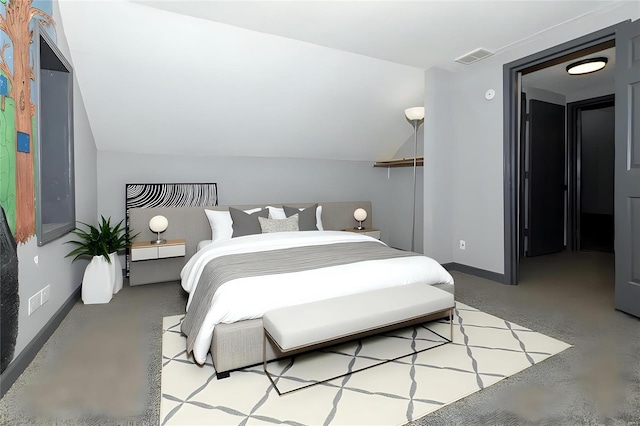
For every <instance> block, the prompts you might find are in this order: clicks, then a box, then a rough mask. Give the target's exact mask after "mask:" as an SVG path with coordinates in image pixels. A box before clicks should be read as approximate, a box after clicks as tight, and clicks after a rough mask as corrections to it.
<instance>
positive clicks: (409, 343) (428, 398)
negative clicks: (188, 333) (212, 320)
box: [160, 302, 570, 426]
mask: <svg viewBox="0 0 640 426" xmlns="http://www.w3.org/2000/svg"><path fill="white" fill-rule="evenodd" d="M183 317H184V316H183V315H175V316H171V317H166V318H164V319H163V327H162V328H163V335H162V384H161V387H162V390H161V393H162V399H161V407H160V424H161V425H181V426H187V425H235V424H238V425H245V424H255V425H267V424H282V423H284V424H289V425H332V424H333V425H380V424H384V425H402V424H405V423H407V422H408V421H411V420H415V419H418V418H420V417H423V416H425V415H427V414H429V413H431V412H433V411H435V410H437V409H439V408H441V407H444V406H446V405H448V404H451V403H452V402H455V401H458V400H460V399H462V398H464V397H465V396H468V395H470V394H472V393H474V392H478V391H481V390H482V389H484V388H486V387H488V386H491V385H493V384H494V383H497V382H499V381H500V380H503V379H505V378H507V377H509V376H511V375H513V374H515V373H518V372H519V371H522V370H524V369H526V368H529V367H531V366H532V365H534V364H537V363H538V362H540V361H543V360H545V359H546V358H549V357H550V356H553V355H555V354H557V353H560V352H562V351H563V350H565V349H567V348H569V347H570V345H568V344H566V343H563V342H561V341H559V340H556V339H553V338H551V337H548V336H545V335H543V334H540V333H537V332H534V331H532V330H529V329H527V328H525V327H521V326H519V325H517V324H514V323H512V322H509V321H506V320H503V319H500V318H497V317H495V316H492V315H489V314H487V313H484V312H481V311H479V310H477V309H475V308H472V307H470V306H467V305H464V304H462V303H460V302H456V309H455V316H454V328H453V342H452V343H448V344H444V345H441V346H438V347H435V348H433V349H429V350H426V351H423V352H419V353H415V351H416V350H420V348H422V346H423V344H424V342H429V341H431V340H433V339H432V337H433V336H434V334H433V333H431V332H432V331H433V332H435V333H437V334H440V335H442V336H447V337H448V336H449V323H448V321H439V322H431V323H426V324H424V325H423V326H418V327H410V328H408V329H403V330H399V331H396V332H391V333H385V334H384V335H383V336H378V337H376V338H373V339H363V340H361V341H355V342H352V343H351V344H345V345H340V346H337V347H332V348H327V349H324V350H320V351H317V353H312V354H310V355H307V357H308V358H303V357H298V359H297V360H295V361H294V363H293V366H292V365H291V360H290V359H289V360H283V361H277V362H272V363H269V372H270V373H271V374H272V375H275V377H274V378H275V379H276V380H277V383H278V386H279V387H280V386H281V385H282V386H285V384H286V383H288V382H290V383H291V384H293V385H292V386H297V387H299V386H300V384H301V383H308V382H313V381H317V379H318V374H320V376H321V377H322V376H325V375H327V374H329V375H331V374H334V372H335V371H336V368H337V369H338V370H339V369H342V370H345V369H346V371H344V372H348V369H349V368H352V369H353V370H355V369H357V368H356V367H354V366H357V365H360V364H361V363H363V362H365V363H366V362H370V360H371V359H374V360H376V359H377V360H379V359H390V358H393V355H392V354H395V353H397V351H398V350H404V351H405V353H409V355H407V356H406V357H403V358H399V359H397V360H394V361H391V362H388V363H384V364H380V365H377V366H375V367H373V368H368V369H366V370H363V371H358V372H356V373H353V374H347V375H346V376H344V377H339V378H337V379H334V380H331V381H328V382H324V383H320V384H317V385H315V386H311V387H309V388H305V389H303V390H299V391H296V392H293V393H289V394H286V395H282V396H279V395H278V393H277V391H276V389H274V387H273V384H272V383H271V382H270V381H269V379H268V378H267V376H266V375H265V374H264V371H262V365H258V366H255V367H249V368H246V369H243V370H239V371H234V372H232V373H231V376H230V377H228V378H226V379H222V380H217V379H216V374H215V370H214V368H213V364H212V362H211V358H207V362H206V363H205V365H203V366H198V365H197V364H195V363H194V361H193V360H192V358H191V357H190V356H187V355H186V350H185V348H186V340H185V337H184V336H182V335H181V334H180V322H181V321H182V318H183ZM438 344H441V343H438ZM411 352H414V353H411ZM390 354H391V355H392V356H389V355H390ZM322 360H324V361H322ZM310 361H315V362H310ZM336 365H337V366H338V367H336ZM349 366H351V367H349ZM293 367H295V368H293ZM327 368H328V369H329V370H330V371H329V372H327V371H325V370H326V369H327ZM344 372H343V374H344ZM328 377H333V376H328Z"/></svg>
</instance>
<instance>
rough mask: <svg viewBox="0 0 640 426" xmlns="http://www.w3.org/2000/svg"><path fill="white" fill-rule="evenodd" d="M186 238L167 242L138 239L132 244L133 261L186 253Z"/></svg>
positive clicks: (177, 255)
mask: <svg viewBox="0 0 640 426" xmlns="http://www.w3.org/2000/svg"><path fill="white" fill-rule="evenodd" d="M185 252H186V250H185V240H184V239H176V240H167V242H166V243H162V244H154V243H152V242H150V241H138V242H135V243H133V244H132V245H131V261H132V262H137V261H139V260H150V259H165V258H169V257H181V256H184V255H185Z"/></svg>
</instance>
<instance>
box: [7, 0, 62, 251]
mask: <svg viewBox="0 0 640 426" xmlns="http://www.w3.org/2000/svg"><path fill="white" fill-rule="evenodd" d="M51 14H52V0H0V206H2V208H3V209H4V210H5V212H6V217H7V221H8V224H9V228H10V229H11V232H12V233H13V235H14V237H15V240H16V242H18V243H24V242H26V241H27V240H29V238H31V237H32V236H34V235H35V233H36V228H35V227H36V225H35V223H36V222H35V214H36V212H35V185H34V182H35V178H34V176H35V164H34V159H35V155H34V152H35V148H36V147H35V142H36V138H35V129H36V125H35V124H36V117H35V115H36V106H35V90H34V73H33V63H34V62H33V46H32V43H31V41H32V40H31V38H32V36H33V26H34V25H35V21H39V22H40V23H41V24H42V26H43V27H45V28H46V29H48V33H49V35H51V37H52V38H53V39H54V40H55V33H54V25H55V23H54V21H53V18H52V17H51Z"/></svg>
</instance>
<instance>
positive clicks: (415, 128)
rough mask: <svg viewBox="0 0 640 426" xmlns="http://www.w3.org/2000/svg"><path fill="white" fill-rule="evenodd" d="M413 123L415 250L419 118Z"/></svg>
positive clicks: (413, 223) (413, 219)
mask: <svg viewBox="0 0 640 426" xmlns="http://www.w3.org/2000/svg"><path fill="white" fill-rule="evenodd" d="M411 124H413V209H412V210H411V251H415V238H416V237H415V235H416V180H417V178H416V166H417V161H418V160H417V158H418V125H419V124H420V121H419V120H412V121H411Z"/></svg>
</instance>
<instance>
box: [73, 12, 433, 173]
mask: <svg viewBox="0 0 640 426" xmlns="http://www.w3.org/2000/svg"><path fill="white" fill-rule="evenodd" d="M61 7H62V12H63V16H64V17H65V18H69V23H70V25H69V28H70V30H69V34H68V36H69V43H70V46H71V54H72V56H73V59H74V61H75V63H77V65H78V78H79V81H80V83H81V86H82V88H83V90H84V92H85V99H86V105H87V111H88V113H89V118H90V119H91V125H92V127H93V130H94V135H95V138H96V144H97V146H98V149H99V150H100V151H118V152H133V153H156V154H172V155H173V154H175V155H198V154H200V155H207V156H220V157H243V156H247V157H273V158H283V157H286V158H316V159H319V158H322V159H334V160H353V161H364V160H368V161H373V160H379V159H386V158H388V157H389V156H390V155H392V154H393V153H394V152H395V151H396V150H397V149H398V148H399V147H400V146H401V145H402V143H404V141H405V140H406V138H407V137H408V136H409V135H411V134H412V132H411V128H410V126H407V125H406V122H405V121H404V114H403V111H404V109H405V108H406V107H408V106H413V105H416V104H420V103H421V102H422V98H423V96H424V87H423V84H424V81H423V70H422V69H419V68H415V67H410V66H406V65H400V64H397V63H393V62H389V61H383V60H379V59H375V58H371V57H368V56H364V55H358V54H354V53H349V52H345V51H341V50H337V49H332V48H327V47H323V46H319V45H315V44H311V43H306V42H303V41H298V40H292V39H289V38H285V37H280V36H274V35H270V34H265V33H261V32H258V31H250V30H246V29H242V28H239V27H235V26H231V25H225V24H221V23H218V22H213V21H209V20H206V19H199V18H197V17H191V16H186V15H182V14H177V13H171V12H167V11H163V10H159V9H157V8H153V7H147V6H144V5H141V4H138V3H133V2H130V1H100V2H98V1H92V2H73V1H68V2H63V4H62V5H61ZM114 22H117V23H118V24H117V30H116V29H115V27H114V24H113V23H114Z"/></svg>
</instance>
